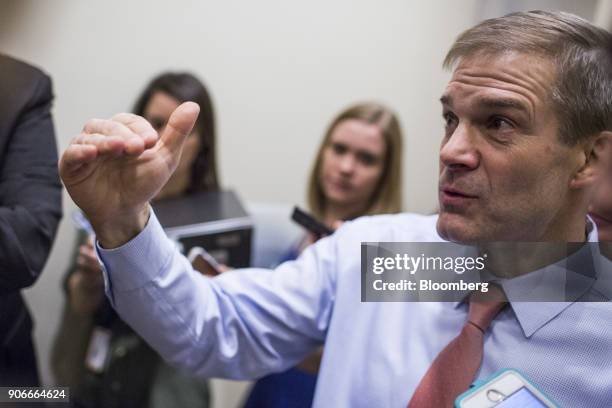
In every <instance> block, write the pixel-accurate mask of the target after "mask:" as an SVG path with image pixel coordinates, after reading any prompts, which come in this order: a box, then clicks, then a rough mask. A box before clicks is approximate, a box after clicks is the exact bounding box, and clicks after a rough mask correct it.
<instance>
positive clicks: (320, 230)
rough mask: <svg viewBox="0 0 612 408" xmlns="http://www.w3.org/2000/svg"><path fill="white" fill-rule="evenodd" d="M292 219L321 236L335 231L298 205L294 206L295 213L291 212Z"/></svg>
mask: <svg viewBox="0 0 612 408" xmlns="http://www.w3.org/2000/svg"><path fill="white" fill-rule="evenodd" d="M291 219H292V220H293V221H295V222H297V223H298V224H300V225H301V226H302V227H304V228H306V229H307V230H308V231H310V232H312V233H313V234H315V235H317V236H319V237H323V236H326V235H331V234H333V233H334V230H333V229H331V228H329V227H328V226H327V225H325V224H323V223H322V222H320V221H318V220H317V219H316V218H314V217H313V216H312V215H310V214H308V213H307V212H306V211H304V210H302V209H300V208H299V207H297V206H295V207H293V214H291Z"/></svg>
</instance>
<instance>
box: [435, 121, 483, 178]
mask: <svg viewBox="0 0 612 408" xmlns="http://www.w3.org/2000/svg"><path fill="white" fill-rule="evenodd" d="M476 137H477V135H476V133H475V130H474V129H470V127H469V126H467V125H465V124H461V123H460V124H459V125H458V126H457V128H456V129H455V131H454V132H453V133H452V134H451V135H450V136H449V137H448V138H445V139H444V140H443V141H442V145H441V146H440V162H441V163H442V164H443V165H444V166H445V167H446V168H448V169H449V170H453V171H462V170H474V169H475V168H477V167H478V164H479V162H480V154H479V152H478V149H477V148H476Z"/></svg>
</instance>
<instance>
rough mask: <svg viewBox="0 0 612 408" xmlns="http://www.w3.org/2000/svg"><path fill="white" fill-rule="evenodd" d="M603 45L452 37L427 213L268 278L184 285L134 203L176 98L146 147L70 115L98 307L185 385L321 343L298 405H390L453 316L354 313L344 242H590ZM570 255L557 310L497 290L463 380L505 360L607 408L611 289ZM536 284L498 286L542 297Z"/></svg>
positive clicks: (584, 34)
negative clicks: (92, 240) (435, 177)
mask: <svg viewBox="0 0 612 408" xmlns="http://www.w3.org/2000/svg"><path fill="white" fill-rule="evenodd" d="M611 39H612V37H611V35H610V34H609V33H608V32H606V31H604V30H601V29H598V28H596V27H594V26H592V25H591V24H589V23H588V22H586V21H584V20H582V19H580V18H578V17H576V16H573V15H569V14H563V13H548V12H528V13H515V14H511V15H508V16H505V17H502V18H497V19H493V20H487V21H484V22H482V23H480V24H478V25H477V26H475V27H473V28H472V29H470V30H468V31H466V32H465V33H463V34H461V36H460V37H459V38H458V39H457V41H456V42H455V44H454V45H453V46H452V48H451V50H450V51H449V53H448V55H447V57H446V61H445V66H447V67H450V68H452V69H453V75H452V78H451V80H450V82H449V84H448V86H447V87H446V89H445V91H444V93H443V95H442V97H441V102H442V109H443V117H444V119H445V132H444V137H443V140H442V144H441V148H440V157H439V158H440V176H439V203H440V213H439V215H438V216H421V215H415V214H402V215H393V216H377V217H364V218H361V219H358V220H356V221H353V222H347V223H345V225H344V226H343V227H342V228H341V229H340V230H338V231H337V232H336V233H335V234H334V235H333V236H331V237H328V238H326V239H323V240H321V241H319V242H318V243H317V244H315V245H313V246H312V247H310V248H309V249H307V250H306V251H305V252H304V253H303V255H302V256H301V257H300V258H299V259H298V260H296V261H294V262H288V263H285V264H283V265H281V266H280V267H278V268H277V269H276V270H255V269H250V270H239V271H235V272H231V273H227V274H224V275H222V276H220V277H219V278H215V279H205V278H202V277H201V276H200V275H199V274H198V273H196V272H193V270H192V268H191V265H190V264H189V262H188V261H187V260H186V259H185V258H184V257H183V256H181V255H180V254H179V253H178V252H177V250H176V249H175V247H174V245H173V244H172V243H171V242H170V241H169V240H168V239H167V237H166V236H165V234H164V232H163V230H162V228H161V227H160V224H159V222H158V221H157V219H156V217H155V214H154V213H153V211H152V210H151V209H150V207H149V205H148V201H149V200H150V199H151V198H152V197H153V196H154V195H155V194H156V192H157V191H158V190H159V189H160V188H161V186H163V185H164V183H165V182H166V181H167V180H168V178H169V177H170V175H171V174H172V171H173V169H174V168H175V167H176V164H177V162H178V159H179V156H180V153H181V148H182V144H183V141H184V139H185V137H186V135H187V134H189V132H190V130H191V127H192V125H193V122H194V120H195V118H196V116H197V114H198V107H197V105H195V104H193V103H185V104H183V105H181V106H180V107H179V108H178V109H177V110H176V111H175V112H174V114H173V116H172V117H171V118H170V122H169V125H168V127H167V129H166V131H165V133H164V134H162V135H160V136H159V138H158V135H157V134H156V132H155V131H154V130H153V129H152V127H151V126H150V125H149V124H148V123H147V122H146V121H145V120H144V119H142V118H139V117H135V116H133V115H129V114H120V115H117V116H115V117H113V118H112V119H110V120H92V121H90V122H88V123H87V125H86V126H85V127H84V129H83V132H82V133H81V134H80V135H78V136H77V137H76V138H75V139H74V140H73V142H72V143H71V145H70V146H69V147H68V149H67V150H66V152H65V153H64V155H63V157H62V160H61V162H60V171H61V176H62V178H63V180H64V183H65V185H66V188H67V189H68V192H69V193H70V195H71V196H72V198H73V199H74V201H75V202H76V203H77V204H78V205H79V207H80V208H81V209H82V210H83V211H84V212H85V213H86V214H87V216H88V218H89V219H90V221H91V223H92V225H93V227H94V229H95V230H96V233H97V238H98V254H99V257H100V258H101V262H102V264H103V269H104V270H105V279H106V288H107V294H108V296H109V298H110V299H111V301H112V303H113V305H114V306H115V308H116V309H117V310H118V311H119V313H120V315H121V317H122V318H123V319H124V320H125V321H127V322H129V323H130V325H132V326H133V327H134V328H135V329H136V331H137V332H138V333H139V334H141V335H142V336H143V337H144V338H146V339H147V340H148V341H149V342H150V343H151V344H152V345H153V346H154V347H155V348H156V349H157V350H158V351H159V352H160V353H161V354H162V355H163V356H164V357H165V358H166V359H168V360H169V361H171V362H173V363H175V364H177V365H179V366H182V367H184V368H186V369H188V370H190V371H192V372H195V373H198V374H200V375H202V376H207V377H211V376H218V377H226V378H235V379H252V378H256V377H258V376H262V375H264V374H267V373H270V372H274V371H282V370H285V369H287V368H288V367H291V366H293V365H295V364H296V363H297V362H299V361H301V360H302V359H303V358H304V357H305V356H306V355H308V354H309V353H310V352H312V351H313V350H314V349H316V348H317V347H318V346H320V345H321V344H323V342H325V353H324V356H323V361H322V365H321V370H320V376H319V381H318V384H317V391H316V395H315V401H314V406H316V407H405V406H406V405H407V404H408V402H409V401H410V400H411V397H412V394H413V393H414V391H415V389H416V388H417V385H418V384H419V382H420V381H421V378H422V377H423V376H424V374H425V373H426V372H427V370H428V368H429V367H430V365H431V363H432V361H433V360H434V359H435V358H436V355H438V353H439V352H440V351H441V350H442V349H444V347H445V346H446V345H447V344H448V343H449V342H450V341H451V340H452V339H453V338H455V336H457V334H458V333H459V332H460V331H461V329H462V327H463V325H464V324H465V322H466V317H467V311H468V306H467V305H466V303H465V302H459V303H452V302H430V303H426V302H412V303H402V302H396V303H385V302H373V303H362V302H361V285H360V284H361V279H360V276H361V275H360V269H361V265H360V260H361V245H360V244H361V242H363V241H368V242H375V241H378V242H384V241H405V242H430V241H431V242H443V241H454V242H457V243H486V242H493V241H561V242H579V243H580V242H585V241H597V230H596V227H595V226H594V225H593V223H592V222H590V220H589V219H588V218H587V207H588V202H589V199H590V196H591V194H592V192H593V190H594V187H595V185H596V184H597V180H598V178H599V177H600V175H601V173H602V172H603V171H604V170H605V168H606V166H605V164H606V163H605V158H606V157H608V156H610V155H612V143H611V142H610V138H611V137H612V133H611V131H612V57H611V51H610V44H612V40H611ZM583 256H584V254H583V251H578V252H576V253H575V254H573V255H571V256H570V257H569V258H568V259H570V261H571V262H575V263H577V264H584V265H587V266H585V268H590V269H592V270H591V271H589V272H592V273H590V276H592V278H590V280H588V281H586V282H587V284H586V285H585V286H583V287H582V290H581V291H580V293H575V294H574V295H573V297H572V298H570V299H568V301H566V302H540V303H528V302H520V301H513V300H512V297H511V296H508V297H509V299H510V305H509V307H506V308H504V309H503V310H502V311H501V312H500V313H499V315H497V317H496V318H495V320H494V321H493V323H492V324H491V325H490V327H489V329H488V330H487V332H486V334H485V335H484V352H483V357H482V364H481V365H480V368H479V370H478V372H477V374H476V377H477V378H486V377H488V376H490V375H491V374H492V373H493V372H495V371H497V370H499V369H502V368H509V367H511V368H515V369H518V370H520V371H522V372H523V373H525V374H527V376H528V377H529V378H531V380H533V382H534V383H536V384H537V385H538V387H539V388H541V389H542V390H543V391H544V392H545V393H547V394H548V395H550V396H551V397H552V398H553V399H554V400H556V401H557V402H558V403H559V404H560V405H561V406H572V407H574V406H589V407H610V406H612V365H611V364H609V356H611V355H612V305H611V304H610V303H608V301H609V300H610V297H611V296H612V293H609V290H608V288H607V286H606V285H605V284H603V283H605V282H604V281H605V279H604V280H602V279H600V277H601V276H602V274H603V273H605V271H601V270H599V269H600V268H599V267H598V265H599V264H598V263H597V262H586V261H588V260H587V259H582V258H581V257H583ZM583 261H585V262H583ZM535 274H536V275H534V276H536V277H537V276H538V275H537V273H535ZM532 275H533V274H530V276H532ZM537 282H538V281H537V279H536V280H535V283H534V280H530V279H526V280H521V281H518V282H517V283H516V284H514V285H513V286H512V287H511V288H510V287H509V288H506V287H504V289H505V290H506V289H509V290H510V291H513V292H515V293H522V292H524V291H527V290H529V291H531V292H535V293H537V292H538V291H545V288H542V287H541V286H538V284H537ZM602 282H603V283H602ZM587 300H588V301H591V302H586V301H587ZM593 300H595V301H596V302H592V301H593ZM463 374H464V373H462V372H457V373H454V375H456V376H461V375H463ZM442 391H443V390H440V392H442ZM412 406H414V405H412ZM421 406H424V405H421Z"/></svg>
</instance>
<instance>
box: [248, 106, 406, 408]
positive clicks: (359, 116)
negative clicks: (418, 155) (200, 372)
mask: <svg viewBox="0 0 612 408" xmlns="http://www.w3.org/2000/svg"><path fill="white" fill-rule="evenodd" d="M401 179H402V131H401V127H400V124H399V121H398V119H397V117H396V115H395V114H394V112H393V111H391V110H390V109H389V108H387V107H385V106H384V105H381V104H378V103H359V104H355V105H353V106H350V107H349V108H347V109H345V110H344V111H342V112H341V113H340V114H339V115H338V116H336V118H335V119H334V120H333V121H332V123H331V124H330V126H329V127H328V130H327V132H326V133H325V136H324V138H323V141H322V143H321V146H320V147H319V150H318V153H317V156H316V159H315V162H314V166H313V168H312V171H311V174H310V180H309V184H308V193H307V194H308V207H309V209H310V211H311V212H312V214H313V215H314V216H315V218H317V219H319V220H320V221H322V222H323V223H325V224H326V225H327V226H328V227H330V228H332V229H335V228H336V227H337V226H338V225H339V224H341V223H342V222H343V221H347V220H352V219H354V218H357V217H360V216H362V215H372V214H386V213H397V212H400V211H401V209H402V180H401ZM318 238H320V237H317V236H314V235H313V234H308V235H307V236H306V237H304V239H303V240H302V241H301V243H300V245H296V247H295V248H293V249H292V250H291V252H290V254H288V256H286V257H285V258H284V259H283V260H285V261H286V260H291V259H295V258H297V256H298V255H299V253H300V252H301V251H302V250H303V249H304V248H305V247H306V246H308V245H310V244H311V243H313V242H314V241H316V240H317V239H318ZM320 359H321V352H319V353H315V354H313V355H312V356H310V357H308V358H306V360H304V361H303V362H302V363H301V364H300V365H299V367H297V368H292V369H289V370H288V371H285V372H283V373H279V374H272V375H268V376H266V377H264V378H262V379H260V380H259V381H257V383H256V384H255V385H254V386H253V389H252V391H251V394H250V396H249V398H248V400H247V402H246V404H245V407H244V408H260V407H261V408H263V407H266V408H276V407H294V408H300V407H310V406H311V405H312V399H313V396H314V389H315V385H316V379H317V377H316V372H317V370H318V365H319V362H320Z"/></svg>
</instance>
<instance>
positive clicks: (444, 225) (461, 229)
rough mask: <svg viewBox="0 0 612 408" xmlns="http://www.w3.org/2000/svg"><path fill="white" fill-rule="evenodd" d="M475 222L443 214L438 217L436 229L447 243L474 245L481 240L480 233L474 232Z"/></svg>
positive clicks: (459, 216) (450, 214) (462, 217)
mask: <svg viewBox="0 0 612 408" xmlns="http://www.w3.org/2000/svg"><path fill="white" fill-rule="evenodd" d="M473 228H474V222H473V221H472V222H470V220H468V219H467V218H466V217H464V216H462V215H459V214H453V213H447V212H441V213H440V215H439V216H438V222H437V224H436V229H437V230H438V234H439V235H440V236H441V237H442V238H444V239H445V240H447V241H451V242H455V243H458V244H466V245H469V244H474V243H476V242H478V240H479V236H478V235H479V234H478V231H474V230H473Z"/></svg>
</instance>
